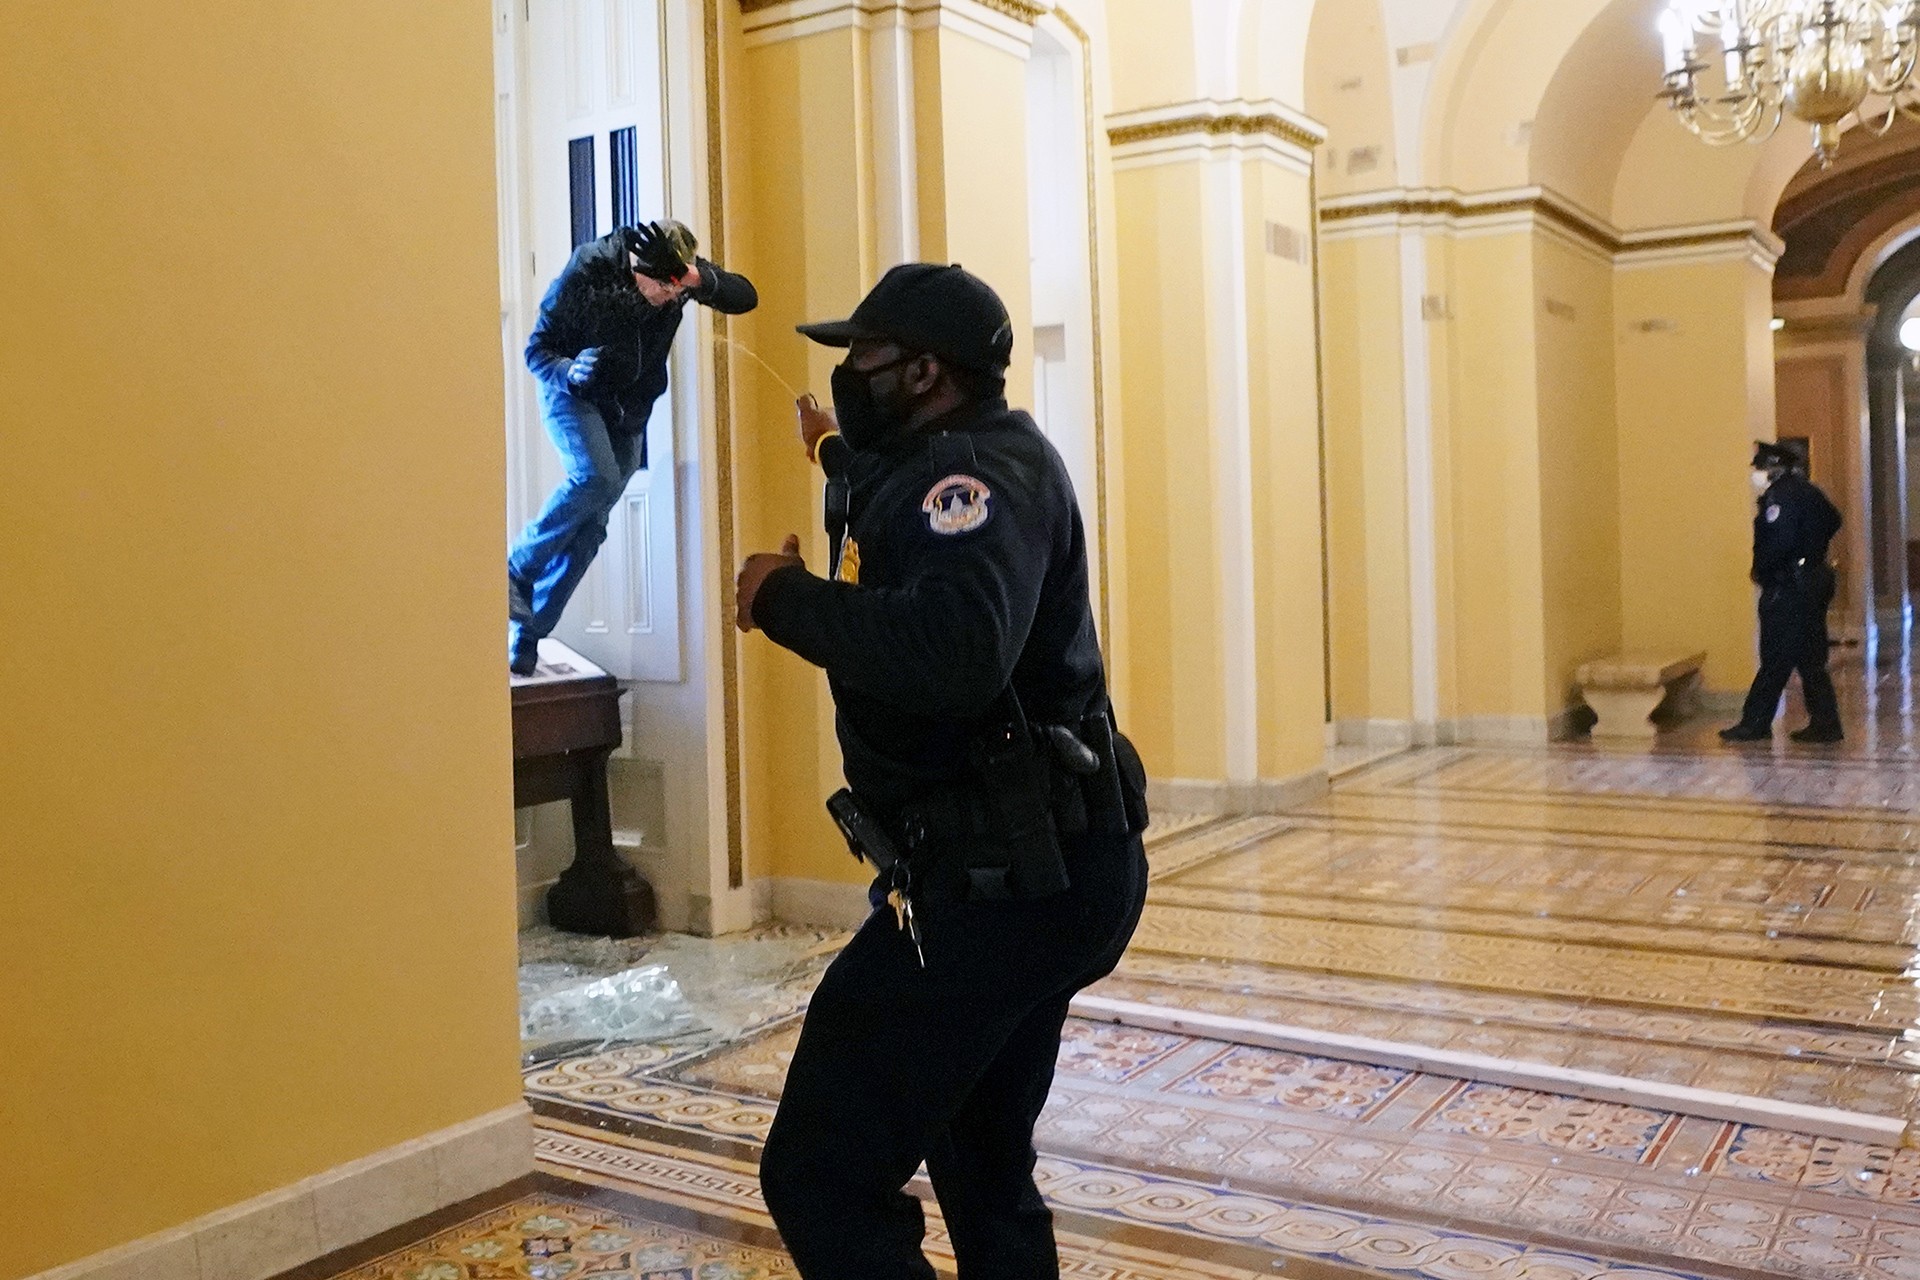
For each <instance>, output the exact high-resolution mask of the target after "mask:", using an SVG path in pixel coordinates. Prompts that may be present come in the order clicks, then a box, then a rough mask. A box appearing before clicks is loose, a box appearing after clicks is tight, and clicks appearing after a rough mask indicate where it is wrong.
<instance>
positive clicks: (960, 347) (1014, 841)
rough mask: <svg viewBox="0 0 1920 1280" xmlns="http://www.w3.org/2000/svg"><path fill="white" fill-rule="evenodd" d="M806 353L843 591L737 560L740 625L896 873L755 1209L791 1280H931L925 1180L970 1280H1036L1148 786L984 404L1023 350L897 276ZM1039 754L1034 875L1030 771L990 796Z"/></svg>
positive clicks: (1073, 510) (1046, 537)
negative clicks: (825, 750)
mask: <svg viewBox="0 0 1920 1280" xmlns="http://www.w3.org/2000/svg"><path fill="white" fill-rule="evenodd" d="M801 332H802V333H804V334H806V335H807V336H809V337H811V338H812V339H814V340H815V341H817V342H820V343H823V344H826V345H830V346H840V347H847V348H849V350H848V355H847V359H846V361H845V363H843V364H841V365H840V366H839V367H838V368H837V369H835V371H834V374H833V399H834V405H835V409H836V412H837V415H838V427H839V430H840V432H841V433H842V436H843V439H844V442H845V444H846V445H847V446H848V449H849V453H848V456H847V457H846V459H845V463H846V466H847V469H848V479H849V482H850V486H851V501H850V513H849V514H850V518H849V523H848V530H847V536H846V545H845V549H844V550H843V552H842V554H841V557H840V560H841V563H840V566H839V569H838V572H837V573H836V574H835V575H834V577H833V578H832V579H829V578H823V577H817V576H815V575H813V574H812V573H810V572H808V570H807V568H806V567H805V565H804V564H803V563H802V562H801V560H800V557H799V556H798V555H797V554H795V553H796V552H797V550H798V545H799V544H798V540H797V539H796V538H791V537H790V538H789V539H788V540H787V545H786V548H785V550H784V551H783V552H782V553H781V554H779V555H758V556H753V557H750V558H749V559H748V560H747V562H746V564H745V566H744V567H743V568H742V570H741V573H740V577H739V583H738V600H737V604H738V610H739V613H738V621H739V625H740V627H741V628H742V629H743V630H751V629H753V628H754V627H756V626H757V627H759V628H760V629H762V630H764V631H765V632H766V634H767V635H768V637H769V638H771V639H772V640H773V641H774V642H775V643H777V644H779V645H782V646H783V647H785V648H787V649H790V650H792V651H793V652H794V653H796V654H798V655H800V656H801V657H803V658H805V659H806V660H808V661H809V662H812V663H814V664H816V665H818V666H821V667H824V668H825V669H826V672H827V677H828V681H829V683H830V685H831V687H832V690H833V696H834V703H835V707H836V710H837V724H838V731H839V738H840V744H841V749H842V753H843V756H844V759H845V769H846V776H847V780H848V783H849V784H850V788H851V792H852V796H853V798H854V800H855V801H856V803H857V808H858V810H859V812H860V813H861V814H862V815H864V817H865V818H866V819H869V820H871V822H872V823H873V825H874V829H875V830H876V831H878V832H880V833H882V836H881V837H880V838H879V839H880V842H882V843H884V842H885V839H886V838H891V840H893V841H895V842H897V848H896V850H895V851H896V852H899V853H900V854H901V855H902V857H903V862H902V864H901V865H900V866H899V867H897V868H896V870H895V871H894V873H893V874H892V875H890V876H887V877H883V879H882V880H881V881H878V882H876V886H875V890H874V894H873V897H874V900H875V902H876V907H877V909H876V910H875V912H874V913H873V915H872V916H871V917H869V919H868V920H867V922H866V924H865V925H864V926H863V927H862V928H861V929H860V930H859V932H858V933H857V934H856V935H855V936H854V938H853V940H852V941H851V942H850V943H849V944H848V946H847V948H846V949H845V950H844V951H843V952H842V953H841V955H840V956H839V957H838V958H837V959H836V960H835V962H834V964H833V965H832V967H831V968H830V969H829V970H828V971H827V973H826V976H825V978H824V979H823V981H822V982H821V984H820V988H819V990H818V991H817V992H816V993H815V995H814V997H813V1000H812V1003H811V1005H810V1006H809V1009H808V1012H807V1017H806V1023H805V1026H804V1028H803V1030H802V1032H801V1036H800V1043H799V1047H798V1048H797V1050H796V1051H795V1054H794V1059H793V1064H792V1067H791V1069H790V1070H789V1072H788V1075H787V1082H786V1088H785V1091H784V1094H783V1097H782V1101H781V1104H780V1110H779V1114H778V1116H777V1117H776V1118H775V1121H774V1125H773V1130H772V1132H771V1134H770V1135H769V1136H768V1139H767V1145H766V1151H765V1154H764V1156H763V1157H762V1161H761V1183H762V1185H763V1187H764V1190H765V1194H766V1201H767V1207H768V1209H769V1211H770V1212H771V1213H772V1215H773V1218H774V1221H775V1222H776V1223H777V1224H778V1226H779V1228H780V1232H781V1235H782V1237H783V1238H784V1239H785V1241H786V1244H787V1247H788V1248H789V1250H791V1252H792V1254H793V1258H794V1262H795V1264H796V1265H797V1266H798V1268H799V1270H800V1273H801V1274H802V1275H803V1276H805V1277H807V1280H905V1278H906V1277H914V1278H915V1280H932V1277H933V1275H934V1271H933V1268H932V1267H931V1266H930V1265H929V1264H928V1263H927V1260H926V1258H925V1257H924V1256H923V1255H922V1253H921V1251H920V1241H921V1235H922V1230H923V1221H922V1216H921V1211H920V1204H919V1202H918V1201H917V1200H915V1199H914V1198H913V1197H912V1196H909V1195H908V1194H906V1193H905V1191H904V1190H903V1188H904V1187H905V1186H906V1184H907V1181H908V1180H909V1179H910V1178H911V1177H912V1176H913V1174H914V1171H915V1170H916V1169H917V1168H918V1167H919V1166H920V1164H921V1162H922V1161H923V1160H924V1161H925V1162H926V1166H927V1170H928V1172H929V1174H930V1175H931V1178H932V1182H933V1187H934V1192H935V1194H936V1195H937V1196H938V1198H939V1201H940V1205H941V1208H942V1210H943V1212H944V1214H945V1217H946V1222H947V1226H948V1228H949V1230H950V1232H951V1235H952V1239H953V1245H954V1251H955V1255H956V1257H957V1259H958V1262H959V1270H960V1275H961V1276H962V1277H963V1278H964V1280H1027V1278H1029V1277H1042V1278H1045V1280H1053V1278H1054V1277H1056V1276H1057V1275H1058V1274H1059V1261H1058V1256H1057V1254H1056V1252H1055V1248H1054V1240H1053V1229H1052V1220H1051V1215H1050V1214H1049V1213H1048V1211H1047V1209H1046V1207H1045V1206H1044V1204H1043V1203H1042V1202H1041V1199H1040V1195H1039V1193H1038V1191H1037V1190H1036V1189H1035V1187H1034V1184H1033V1177H1032V1173H1033V1165H1034V1150H1033V1126H1034V1123H1035V1121H1036V1120H1037V1118H1038V1117H1039V1114H1040V1109H1041V1107H1042V1105H1043V1104H1044V1103H1045V1101H1046V1097H1047V1092H1048V1088H1049V1086H1050V1083H1051V1081H1052V1077H1053V1067H1054V1060H1055V1058H1056V1056H1057V1055H1058V1052H1059V1046H1060V1032H1061V1027H1062V1025H1063V1023H1064V1022H1065V1020H1066V1015H1067V1003H1068V1001H1069V1000H1070V999H1071V998H1072V997H1073V995H1074V993H1075V992H1077V991H1079V990H1080V989H1081V988H1082V987H1084V986H1086V985H1088V984H1089V983H1091V982H1093V981H1096V980H1097V979H1099V978H1101V977H1103V976H1105V975H1106V974H1107V973H1109V972H1111V971H1112V969H1113V967H1114V965H1115V964H1116V963H1117V962H1118V960H1119V958H1120V955H1121V952H1122V951H1123V950H1124V949H1125V947H1126V944H1127V940H1128V939H1129V938H1130V937H1131V935H1132V932H1133V928H1134V925H1135V924H1136V923H1137V921H1138V919H1139V914H1140V909H1141V904H1142V902H1143V900H1144V898H1145V892H1146V860H1145V856H1144V854H1143V852H1142V850H1141V842H1140V837H1139V834H1138V833H1139V831H1140V829H1141V828H1143V827H1144V825H1145V816H1146V810H1145V804H1144V794H1143V792H1144V787H1145V778H1144V775H1143V774H1141V772H1140V770H1139V764H1138V758H1137V757H1136V756H1134V755H1133V754H1132V749H1131V747H1129V746H1127V745H1126V743H1125V740H1124V739H1121V738H1117V737H1115V736H1111V735H1112V729H1111V720H1110V707H1109V704H1108V702H1107V695H1106V686H1105V674H1104V671H1103V669H1102V665H1101V658H1100V650H1099V647H1098V644H1097V641H1096V637H1095V634H1094V623H1093V614H1092V608H1091V604H1090V600H1089V593H1088V568H1087V548H1086V536H1085V533H1084V531H1083V529H1082V527H1081V522H1080V516H1079V508H1078V506H1077V505H1076V503H1075V501H1074V496H1073V490H1072V486H1071V484H1070V482H1069V480H1068V478H1067V472H1066V468H1065V466H1064V465H1063V464H1062V462H1061V460H1060V457H1059V455H1058V454H1057V453H1055V452H1054V450H1053V448H1052V447H1051V446H1050V445H1049V444H1048V443H1047V441H1046V439H1045V437H1043V436H1042V435H1041V434H1040V432H1039V430H1038V428H1037V427H1035V425H1034V423H1033V420H1032V419H1031V418H1029V417H1028V416H1027V415H1026V414H1024V413H1019V412H1014V411H1010V410H1009V409H1008V407H1007V405H1006V402H1005V400H1004V399H1002V395H1003V388H1004V375H1005V371H1006V368H1007V363H1008V360H1009V358H1010V356H1011V353H1012V326H1011V323H1010V321H1009V319H1008V316H1007V312H1006V308H1005V307H1004V306H1002V305H1001V302H1000V299H999V298H998V297H997V296H996V295H995V294H994V292H993V290H992V289H990V288H988V287H987V285H986V284H984V283H983V282H982V281H980V280H978V279H976V278H975V277H973V276H971V275H969V274H968V273H967V272H965V271H963V270H961V269H960V268H959V267H957V266H934V265H929V264H909V265H906V266H901V267H896V268H894V269H893V270H892V271H890V272H888V273H887V275H886V277H885V278H884V279H883V280H881V282H880V283H879V284H878V285H877V286H875V288H874V290H873V292H872V293H871V294H869V295H868V296H867V298H866V299H865V300H864V301H863V302H862V303H861V304H860V306H859V307H858V308H857V309H856V310H855V311H854V313H853V316H852V318H851V319H850V320H846V321H841V322H836V323H831V324H821V325H809V326H804V327H803V328H802V329H801ZM1103 735H1107V736H1106V738H1105V741H1104V742H1102V741H1101V738H1102V737H1103ZM1045 742H1052V743H1054V744H1056V745H1057V746H1058V748H1059V751H1058V752H1057V758H1058V760H1059V761H1063V762H1068V763H1065V764H1059V765H1056V764H1055V755H1051V754H1044V753H1043V754H1041V755H1038V756H1033V757H1032V758H1035V759H1040V760H1042V761H1044V762H1045V763H1044V764H1043V766H1042V767H1043V768H1044V769H1046V770H1047V771H1048V773H1047V774H1045V775H1043V777H1042V779H1041V785H1040V788H1039V791H1038V802H1039V805H1040V809H1039V812H1040V814H1041V816H1042V817H1043V818H1045V819H1046V820H1047V821H1048V823H1049V824H1050V825H1051V826H1052V827H1053V828H1054V829H1055V830H1056V831H1057V834H1058V839H1057V842H1054V843H1053V844H1052V845H1051V847H1052V849H1053V859H1054V862H1055V863H1057V864H1058V865H1057V866H1054V867H1052V868H1051V869H1049V864H1048V863H1047V860H1046V859H1045V858H1029V859H1025V860H1023V855H1021V854H1019V853H1018V852H1016V853H1015V854H1013V855H1011V856H1009V855H1008V854H1007V853H1006V851H1007V850H1009V849H1013V850H1021V849H1024V850H1027V851H1028V852H1032V851H1033V850H1034V849H1035V848H1037V846H1036V845H1035V844H1034V843H1033V842H1031V841H1029V840H1028V839H1027V837H1029V836H1032V835H1033V834H1034V831H1033V830H1032V827H1033V824H1032V823H1031V822H1028V821H1025V820H1024V819H1023V817H1022V815H1023V814H1024V815H1025V817H1026V818H1031V817H1032V816H1033V813H1034V810H1033V808H1032V806H1030V805H1028V804H1026V803H1025V802H1024V801H1023V800H1022V799H1021V798H1020V797H1019V796H1017V795H1009V794H1007V793H1009V792H1020V791H1022V790H1024V788H1023V787H1022V786H1020V785H1017V783H1016V784H1004V779H1005V777H1015V778H1016V779H1017V778H1018V777H1023V776H1025V775H1024V774H1021V773H1020V772H1019V769H1018V768H1016V769H1015V771H1014V772H1013V773H1012V774H1006V775H1001V774H998V773H996V772H995V771H997V770H1000V769H1001V767H1002V764H1001V763H1000V762H1003V761H1004V760H1005V759H1008V758H1014V759H1016V760H1017V759H1026V758H1028V755H1031V753H1032V751H1033V749H1034V746H1035V744H1036V743H1045ZM1089 742H1091V743H1093V744H1094V746H1095V748H1096V749H1095V751H1094V752H1092V753H1091V754H1089V753H1088V752H1087V744H1088V743H1089ZM1023 752H1026V753H1028V754H1027V755H1023V754H1022V753H1023ZM1095 756H1098V757H1099V758H1098V760H1097V761H1095V760H1094V757H1095ZM1075 761H1077V763H1073V762H1075ZM1090 763H1092V764H1094V765H1096V766H1097V767H1094V768H1092V769H1091V771H1089V770H1088V768H1087V766H1088V765H1089V764H1090ZM1068 764H1071V766H1072V767H1068ZM990 777H1000V778H1001V779H1002V782H1003V784H1004V785H998V786H996V785H993V784H991V783H990V782H988V781H987V779H988V778H990ZM1049 789H1050V790H1051V794H1050V790H1049ZM1103 794H1111V795H1112V797H1114V804H1115V805H1118V806H1119V807H1120V808H1121V809H1122V810H1124V812H1120V813H1117V814H1116V813H1114V812H1103V810H1109V809H1111V808H1112V806H1107V805H1104V804H1103V802H1102V800H1101V796H1102V795H1103ZM1049 805H1051V806H1052V807H1051V809H1049ZM836 816H838V815H836ZM843 825H844V824H843ZM1048 839H1049V840H1051V839H1052V835H1051V834H1048ZM1045 843H1046V841H1041V842H1040V844H1045ZM995 850H999V851H1000V852H998V853H996V852H995ZM879 861H883V859H876V862H877V863H878V862H879ZM1058 872H1064V877H1063V878H1062V877H1061V876H1059V875H1058V874H1056V873H1058ZM1063 882H1064V886H1065V887H1061V885H1062V883H1063ZM903 887H904V890H905V892H904V895H903V896H895V897H894V898H893V899H892V901H893V903H896V904H897V905H898V906H899V908H900V910H899V911H896V910H892V909H888V903H887V902H886V900H885V898H886V895H888V894H889V893H893V894H896V895H899V894H900V891H901V890H902V889H903ZM909 907H911V910H912V917H911V922H910V924H909V922H908V921H907V919H906V911H907V908H909Z"/></svg>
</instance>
